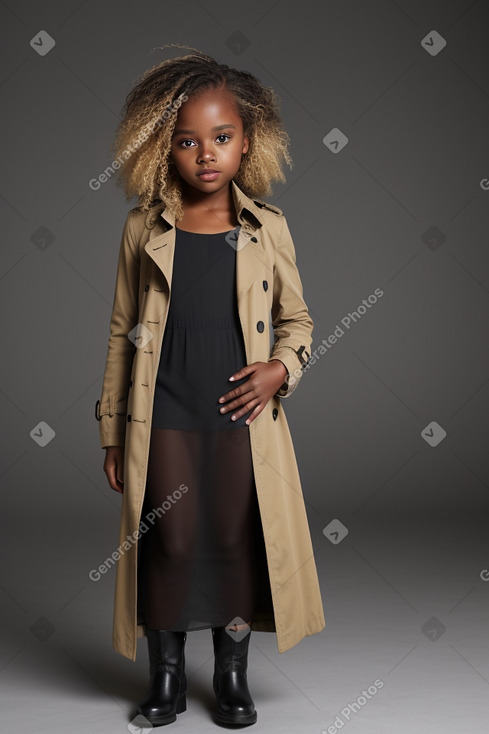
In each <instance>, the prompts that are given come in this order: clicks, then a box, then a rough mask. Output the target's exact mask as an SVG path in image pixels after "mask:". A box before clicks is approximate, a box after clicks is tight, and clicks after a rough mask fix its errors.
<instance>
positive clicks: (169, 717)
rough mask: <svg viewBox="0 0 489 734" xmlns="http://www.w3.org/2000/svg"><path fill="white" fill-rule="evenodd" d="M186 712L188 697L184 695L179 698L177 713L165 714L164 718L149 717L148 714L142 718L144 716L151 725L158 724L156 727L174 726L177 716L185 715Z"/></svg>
mask: <svg viewBox="0 0 489 734" xmlns="http://www.w3.org/2000/svg"><path fill="white" fill-rule="evenodd" d="M186 710H187V697H186V694H185V693H182V695H181V696H180V697H179V699H178V701H177V707H176V709H175V713H173V714H165V715H164V716H148V715H147V714H141V716H144V718H145V719H147V720H148V721H149V723H150V724H156V726H161V725H162V724H172V723H173V722H174V721H176V720H177V714H183V712H184V711H186Z"/></svg>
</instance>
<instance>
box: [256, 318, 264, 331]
mask: <svg viewBox="0 0 489 734" xmlns="http://www.w3.org/2000/svg"><path fill="white" fill-rule="evenodd" d="M256 328H257V329H258V331H259V332H260V334H261V333H262V331H263V329H264V328H265V324H264V323H263V321H258V322H257V324H256Z"/></svg>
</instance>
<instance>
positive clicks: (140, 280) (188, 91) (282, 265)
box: [96, 47, 325, 726]
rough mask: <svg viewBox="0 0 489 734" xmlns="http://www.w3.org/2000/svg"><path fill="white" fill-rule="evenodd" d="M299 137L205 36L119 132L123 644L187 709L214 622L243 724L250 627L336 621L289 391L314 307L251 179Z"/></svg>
mask: <svg viewBox="0 0 489 734" xmlns="http://www.w3.org/2000/svg"><path fill="white" fill-rule="evenodd" d="M186 48H188V47H186ZM193 50H194V51H196V49H193ZM287 146H288V135H287V133H286V132H285V131H284V130H283V127H282V123H281V120H280V117H279V113H278V100H277V97H276V95H275V93H274V92H273V90H271V89H269V88H267V87H264V86H263V85H262V84H261V83H260V82H259V81H258V80H257V79H256V78H255V77H254V76H253V75H252V74H250V73H248V72H244V71H238V70H236V69H231V68H229V67H228V66H226V65H223V64H218V63H217V62H216V61H215V60H214V59H212V58H211V57H209V56H207V55H205V54H202V53H200V52H197V53H195V54H188V55H186V56H182V57H179V58H174V59H169V60H166V61H164V62H163V63H161V64H159V65H157V66H155V67H153V68H152V69H149V70H148V71H147V72H146V73H145V74H144V75H143V77H142V78H141V80H140V81H139V83H138V84H137V86H135V87H134V88H133V90H132V91H131V93H130V94H129V96H128V98H127V100H126V105H125V117H124V119H123V120H122V122H121V124H120V126H119V130H118V135H117V138H116V145H115V147H116V152H117V155H116V160H115V161H114V164H113V165H114V167H115V168H117V166H116V165H115V164H116V162H119V163H121V164H122V165H121V168H120V175H121V178H120V181H123V182H124V184H125V190H126V194H127V196H128V197H130V196H132V195H134V194H137V195H138V197H139V206H138V207H136V208H135V209H133V210H131V211H130V212H129V214H128V217H127V220H126V224H125V227H124V231H123V236H122V242H121V248H120V254H119V264H118V270H117V280H116V288H115V295H114V304H113V310H112V317H111V324H110V338H109V346H108V354H107V362H106V368H105V373H104V381H103V388H102V396H101V399H100V400H99V401H97V405H96V416H97V419H98V420H99V421H100V441H101V445H102V447H103V448H106V457H105V463H104V471H105V473H106V475H107V478H108V482H109V484H110V486H111V487H112V489H114V490H116V491H117V492H120V493H121V494H122V510H121V527H120V541H121V545H120V546H119V548H118V550H117V552H116V560H117V576H116V590H115V605H114V628H113V645H114V648H115V650H117V651H118V652H120V653H121V654H123V655H125V656H126V657H129V658H130V659H132V660H135V656H136V643H137V637H140V636H142V635H144V634H145V635H146V636H147V640H148V650H149V660H150V685H149V690H148V692H147V695H146V697H145V698H144V700H143V701H142V702H141V703H140V705H139V707H138V710H137V713H138V714H139V715H142V716H144V717H146V719H148V720H149V722H150V723H151V724H152V725H156V726H159V725H163V724H168V723H171V722H173V721H175V719H176V715H177V714H178V713H181V712H183V711H185V710H186V687H187V682H186V676H185V653H184V646H185V641H186V637H187V632H188V631H189V630H196V629H205V628H211V629H212V639H213V648H214V654H215V658H214V660H215V663H214V674H213V688H214V692H215V695H216V712H215V720H216V722H217V723H220V724H224V725H226V724H240V725H248V724H253V723H255V722H256V720H257V713H256V710H255V707H254V703H253V700H252V698H251V695H250V692H249V689H248V683H247V658H248V646H249V641H250V636H251V630H252V629H255V630H260V631H269V632H271V631H275V632H276V633H277V644H278V649H279V652H284V651H285V650H287V649H289V648H290V647H292V646H293V645H295V644H296V643H297V642H299V641H300V640H301V639H302V638H303V637H304V636H305V635H311V634H315V633H316V632H319V631H321V630H322V629H323V628H324V626H325V622H324V615H323V608H322V603H321V597H320V591H319V585H318V579H317V573H316V566H315V562H314V556H313V551H312V545H311V539H310V534H309V527H308V523H307V516H306V512H305V507H304V501H303V496H302V490H301V486H300V478H299V474H298V469H297V464H296V460H295V455H294V449H293V445H292V440H291V437H290V432H289V429H288V425H287V421H286V417H285V413H284V411H283V407H282V404H281V398H282V399H284V398H286V397H289V396H290V394H291V393H292V392H293V390H294V389H295V388H296V387H297V384H298V382H299V379H300V378H301V375H302V371H303V368H304V367H305V366H306V364H307V361H308V359H309V356H310V346H311V341H312V337H311V334H312V329H313V322H312V319H311V317H310V316H309V313H308V309H307V306H306V304H305V302H304V300H303V298H302V285H301V281H300V277H299V273H298V271H297V268H296V265H295V251H294V246H293V243H292V239H291V236H290V232H289V229H288V227H287V224H286V220H285V217H284V216H283V214H282V212H281V210H280V209H279V208H278V207H274V206H271V205H270V204H266V203H265V202H263V201H262V200H260V199H257V198H255V197H256V196H259V195H260V196H263V195H269V194H270V182H271V181H274V180H278V181H284V180H285V177H284V175H283V173H282V170H281V163H282V159H283V160H285V161H286V162H287V163H288V164H289V165H291V159H290V156H289V154H288V149H287ZM270 314H271V321H272V327H273V336H274V343H273V345H272V346H271V345H270V333H269V332H270V330H269V324H268V316H269V315H270ZM136 541H137V542H136ZM113 555H114V554H113Z"/></svg>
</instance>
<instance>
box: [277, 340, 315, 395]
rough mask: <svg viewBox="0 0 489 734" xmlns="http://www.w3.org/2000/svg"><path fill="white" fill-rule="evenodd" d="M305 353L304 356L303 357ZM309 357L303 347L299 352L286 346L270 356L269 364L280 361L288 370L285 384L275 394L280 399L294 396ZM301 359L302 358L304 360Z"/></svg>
mask: <svg viewBox="0 0 489 734" xmlns="http://www.w3.org/2000/svg"><path fill="white" fill-rule="evenodd" d="M303 353H304V356H302V355H303ZM299 355H300V356H299ZM308 356H309V355H308V354H307V352H305V350H304V347H301V348H300V349H299V350H295V349H294V348H293V347H286V346H282V347H279V348H277V349H275V350H274V351H273V353H272V354H271V355H270V357H269V359H268V361H269V362H271V361H272V360H274V359H278V360H279V361H280V362H282V364H283V365H285V368H286V370H287V376H286V378H285V382H284V383H283V385H281V386H280V388H279V389H278V390H277V392H276V393H275V394H276V395H277V396H278V397H279V398H288V397H289V396H290V395H292V393H293V392H294V390H295V389H296V387H297V385H298V384H299V380H300V379H301V377H302V370H303V367H304V366H305V365H306V364H307V358H308ZM300 357H302V360H301V358H300Z"/></svg>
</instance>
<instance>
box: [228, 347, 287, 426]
mask: <svg viewBox="0 0 489 734" xmlns="http://www.w3.org/2000/svg"><path fill="white" fill-rule="evenodd" d="M287 374H288V372H287V368H286V367H285V365H284V364H283V362H281V361H280V360H279V359H272V360H270V362H252V363H251V364H248V365H246V367H243V368H242V369H241V370H238V372H235V373H234V374H233V375H231V377H233V378H234V379H235V380H239V379H241V378H242V377H245V376H246V375H250V377H248V379H247V380H246V382H243V383H242V384H241V385H240V386H239V387H236V388H235V389H234V390H230V391H229V392H227V393H225V394H224V395H221V397H220V398H219V402H220V403H226V402H227V401H231V402H228V403H227V405H225V406H224V407H223V408H221V409H220V412H221V413H222V414H225V413H227V412H228V411H230V410H233V411H234V412H233V414H232V416H231V419H234V420H237V419H238V418H241V416H242V415H245V413H248V411H249V410H251V408H254V410H253V412H252V413H251V415H249V416H248V418H247V420H246V424H247V425H249V424H250V423H251V422H252V421H254V420H255V418H257V417H258V416H259V415H260V413H261V412H262V410H263V409H264V407H265V406H266V404H267V403H268V401H269V400H270V398H271V397H272V396H273V395H275V393H276V392H277V390H278V389H279V387H280V386H281V385H282V384H283V382H284V381H285V378H286V376H287ZM240 406H242V407H241V408H240V410H236V408H239V407H240Z"/></svg>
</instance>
